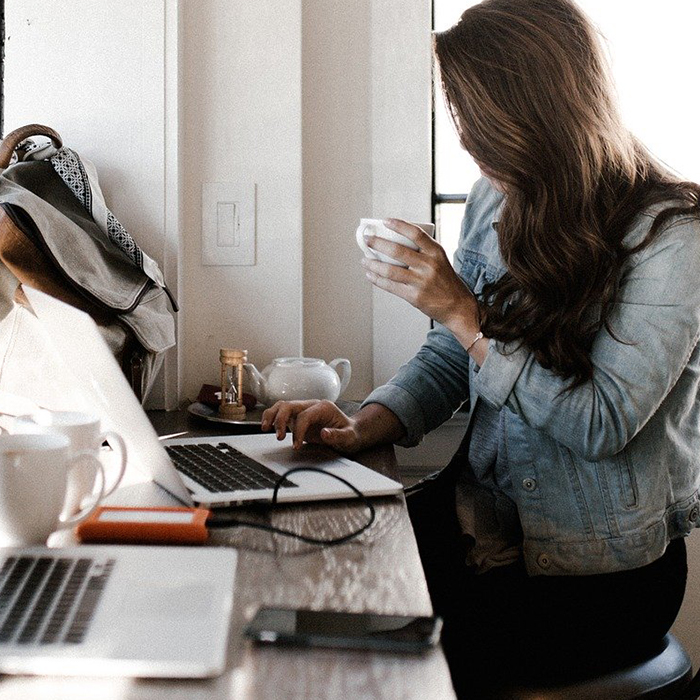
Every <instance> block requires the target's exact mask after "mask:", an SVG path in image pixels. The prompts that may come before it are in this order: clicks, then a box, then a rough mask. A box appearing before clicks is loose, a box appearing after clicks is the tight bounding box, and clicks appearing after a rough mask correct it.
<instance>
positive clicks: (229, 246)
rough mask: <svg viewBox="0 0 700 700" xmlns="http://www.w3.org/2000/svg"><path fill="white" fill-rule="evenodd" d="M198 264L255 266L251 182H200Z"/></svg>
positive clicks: (252, 189) (253, 196)
mask: <svg viewBox="0 0 700 700" xmlns="http://www.w3.org/2000/svg"><path fill="white" fill-rule="evenodd" d="M202 265H255V185H251V184H248V185H242V184H240V183H234V182H205V183H204V184H203V185H202Z"/></svg>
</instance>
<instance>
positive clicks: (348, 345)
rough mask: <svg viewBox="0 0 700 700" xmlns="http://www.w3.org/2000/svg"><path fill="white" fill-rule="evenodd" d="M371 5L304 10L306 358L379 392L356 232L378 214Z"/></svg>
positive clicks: (336, 2) (353, 393)
mask: <svg viewBox="0 0 700 700" xmlns="http://www.w3.org/2000/svg"><path fill="white" fill-rule="evenodd" d="M371 19H372V13H371V2H370V0H355V1H354V2H347V0H304V2H303V3H302V115H303V118H302V156H303V207H304V213H303V223H304V276H303V284H304V353H305V354H306V355H310V356H312V357H321V358H323V359H325V360H326V361H328V360H330V359H333V358H335V357H347V358H348V359H349V360H350V362H351V363H352V380H351V382H350V385H349V387H348V389H347V390H346V394H345V395H346V397H348V398H363V397H364V396H366V395H367V394H368V393H369V392H370V391H371V389H372V289H371V284H370V283H369V281H368V280H367V279H366V278H365V275H364V270H363V268H362V267H361V266H360V264H359V261H360V259H361V257H362V254H361V252H360V250H359V249H358V248H357V246H356V245H355V237H354V232H355V229H356V228H357V225H358V223H359V219H360V218H362V217H364V216H367V217H368V216H372V152H371V148H372V70H371V68H372V67H371V64H370V61H369V56H370V55H371V35H372V33H371Z"/></svg>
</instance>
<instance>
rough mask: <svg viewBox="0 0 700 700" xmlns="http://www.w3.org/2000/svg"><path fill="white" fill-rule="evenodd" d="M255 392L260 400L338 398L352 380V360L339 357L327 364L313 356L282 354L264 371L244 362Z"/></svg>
mask: <svg viewBox="0 0 700 700" xmlns="http://www.w3.org/2000/svg"><path fill="white" fill-rule="evenodd" d="M244 367H245V370H246V373H247V375H248V381H249V382H250V387H251V390H252V392H253V393H254V394H255V396H256V397H257V399H258V401H260V402H261V403H264V404H266V405H267V406H272V404H273V403H275V401H294V400H296V399H328V400H329V401H335V400H336V399H337V398H338V397H339V396H340V395H341V394H342V393H343V391H345V388H346V387H347V385H348V382H349V381H350V372H351V370H350V361H349V360H346V359H344V358H338V359H335V360H333V361H332V362H329V363H328V364H326V363H325V362H324V361H323V360H318V359H316V358H313V357H278V358H277V359H275V360H273V361H272V363H271V364H269V365H268V366H267V367H265V369H264V370H263V371H262V372H258V370H257V369H256V367H255V365H251V364H250V363H246V364H245V365H244Z"/></svg>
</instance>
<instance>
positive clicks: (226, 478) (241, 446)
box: [24, 287, 402, 507]
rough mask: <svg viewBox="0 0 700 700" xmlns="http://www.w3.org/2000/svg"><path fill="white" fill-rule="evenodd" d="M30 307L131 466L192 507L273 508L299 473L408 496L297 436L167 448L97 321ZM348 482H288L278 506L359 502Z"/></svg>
mask: <svg viewBox="0 0 700 700" xmlns="http://www.w3.org/2000/svg"><path fill="white" fill-rule="evenodd" d="M24 291H25V293H26V296H27V298H28V299H29V302H30V303H31V305H32V308H33V309H34V312H35V313H36V315H37V317H38V318H39V320H40V321H41V323H42V326H43V328H44V330H45V332H46V334H47V339H48V341H49V342H50V343H51V344H52V345H53V346H54V347H55V349H56V356H57V357H58V358H60V359H61V361H62V362H63V363H64V364H65V367H66V372H68V373H70V374H71V375H72V377H73V379H74V381H75V383H76V386H77V387H78V388H79V390H80V393H81V394H82V396H83V398H84V400H85V406H84V407H83V410H92V411H93V412H95V413H97V414H99V415H100V417H101V419H102V422H103V424H104V427H106V428H108V429H112V430H116V431H117V432H118V433H120V434H121V435H122V437H123V438H124V440H125V442H126V444H127V452H128V458H129V465H130V466H131V465H133V466H135V467H136V468H137V469H139V470H140V471H141V472H143V473H145V474H147V475H148V476H150V477H151V478H152V479H153V480H154V481H155V482H156V483H158V484H159V485H160V486H162V487H163V488H164V489H166V490H167V491H168V492H169V493H171V494H172V495H173V496H175V497H176V498H177V499H178V500H180V501H181V502H183V503H185V504H187V505H193V504H197V505H202V506H205V507H216V506H230V505H238V504H245V503H250V502H269V501H270V500H271V499H272V495H273V488H274V486H275V483H276V482H277V481H278V480H280V479H281V478H282V477H283V475H284V474H285V472H287V471H288V470H290V469H294V468H299V467H310V468H312V469H315V470H318V469H322V470H324V471H326V472H330V473H331V474H336V475H338V476H340V477H342V478H343V479H344V480H345V481H348V482H350V483H351V484H352V485H353V486H355V488H357V489H358V490H359V491H360V492H362V493H363V494H364V495H365V496H383V495H390V494H396V493H399V492H401V490H402V485H401V484H400V483H399V482H397V481H394V480H392V479H389V478H387V477H385V476H383V475H381V474H379V473H377V472H375V471H373V470H372V469H368V468H367V467H364V466H363V465H361V464H358V463H357V462H355V461H353V460H350V459H346V458H345V457H341V456H339V455H337V454H336V453H334V452H332V451H331V450H327V449H325V448H323V447H321V446H313V445H305V446H304V448H303V449H302V450H299V451H296V450H293V449H292V447H291V443H292V441H291V436H289V435H288V436H287V437H286V439H285V440H283V441H278V440H277V438H276V436H275V435H274V433H270V434H264V435H236V436H231V435H223V436H217V437H208V438H182V439H169V440H164V441H160V440H159V439H158V436H157V435H156V432H155V430H154V429H153V427H152V425H151V423H150V421H149V420H148V417H147V416H146V414H145V412H144V410H143V408H142V407H141V404H140V403H139V401H138V400H137V399H136V396H135V395H134V393H133V392H132V390H131V388H130V387H129V384H128V382H127V381H126V378H125V377H124V375H123V374H122V371H121V369H120V367H119V365H118V364H117V362H116V360H115V358H114V356H113V355H112V353H111V352H110V350H109V348H108V347H107V345H106V343H105V342H104V340H103V338H102V336H101V335H100V332H99V330H98V329H97V326H96V325H95V323H94V321H93V320H92V318H91V317H90V316H88V315H87V314H85V313H83V312H82V311H79V310H78V309H76V308H74V307H72V306H69V305H67V304H64V303H62V302H60V301H58V300H57V299H54V298H53V297H51V296H48V295H47V294H44V293H42V292H38V291H36V290H34V289H31V288H28V287H24ZM356 495H357V494H356V493H355V492H354V491H353V490H352V489H351V488H349V487H348V486H346V485H345V484H343V483H342V482H341V481H338V480H337V479H335V478H333V477H331V476H328V475H327V474H321V473H318V471H307V472H296V473H294V474H291V475H290V476H289V477H288V478H285V479H284V480H283V481H282V483H281V485H280V487H279V490H278V496H277V500H278V502H295V501H316V500H330V499H338V498H354V497H356Z"/></svg>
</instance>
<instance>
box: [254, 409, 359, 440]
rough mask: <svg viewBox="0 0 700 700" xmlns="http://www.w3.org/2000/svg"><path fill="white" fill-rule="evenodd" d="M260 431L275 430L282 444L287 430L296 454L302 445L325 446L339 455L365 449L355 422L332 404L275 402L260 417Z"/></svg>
mask: <svg viewBox="0 0 700 700" xmlns="http://www.w3.org/2000/svg"><path fill="white" fill-rule="evenodd" d="M261 428H262V429H263V430H265V431H267V430H272V429H273V428H274V430H275V432H276V433H277V439H278V440H284V437H285V435H286V433H287V429H290V430H291V431H292V438H293V440H292V444H293V446H294V449H296V450H298V449H299V448H300V447H301V446H302V445H303V444H304V442H311V443H315V444H321V445H328V446H329V447H332V448H333V449H336V450H339V451H340V452H357V451H358V450H361V449H363V448H364V447H367V445H365V444H363V440H362V439H361V435H360V432H359V431H358V429H357V422H356V421H355V420H354V419H353V418H350V417H349V416H346V415H345V414H344V413H343V412H342V411H341V410H340V409H339V408H338V407H337V406H336V405H335V404H334V403H333V402H332V401H318V400H311V401H278V402H277V403H275V404H274V405H273V406H271V407H270V408H268V409H266V410H265V412H264V413H263V415H262V423H261Z"/></svg>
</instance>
